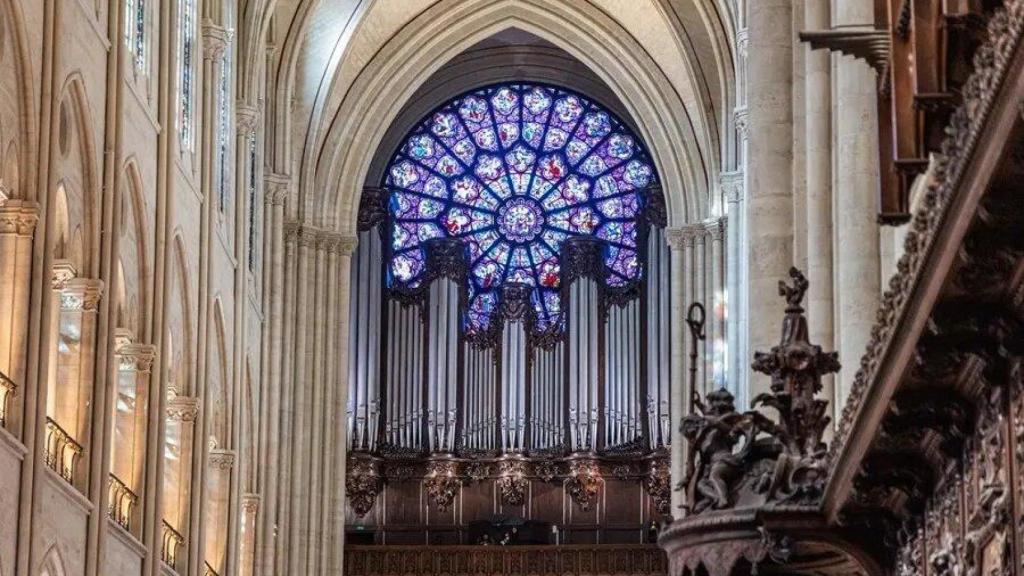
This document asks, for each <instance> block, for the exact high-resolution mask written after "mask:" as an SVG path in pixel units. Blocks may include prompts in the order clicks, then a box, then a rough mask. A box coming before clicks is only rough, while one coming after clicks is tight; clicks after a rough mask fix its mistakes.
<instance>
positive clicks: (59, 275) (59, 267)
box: [50, 260, 78, 292]
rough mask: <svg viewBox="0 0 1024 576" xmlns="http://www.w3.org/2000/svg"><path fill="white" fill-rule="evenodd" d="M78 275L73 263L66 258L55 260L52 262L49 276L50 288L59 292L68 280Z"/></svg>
mask: <svg viewBox="0 0 1024 576" xmlns="http://www.w3.org/2000/svg"><path fill="white" fill-rule="evenodd" d="M77 276H78V270H76V269H75V265H74V264H72V263H71V262H69V261H67V260H57V261H56V262H54V263H53V275H52V276H51V277H50V288H51V289H53V290H56V291H58V292H60V291H61V290H63V289H64V287H65V286H66V285H67V283H68V281H69V280H71V279H72V278H75V277H77Z"/></svg>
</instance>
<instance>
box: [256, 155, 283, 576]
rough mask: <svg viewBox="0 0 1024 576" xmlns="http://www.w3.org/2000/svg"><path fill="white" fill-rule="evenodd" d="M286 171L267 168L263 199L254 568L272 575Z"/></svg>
mask: <svg viewBox="0 0 1024 576" xmlns="http://www.w3.org/2000/svg"><path fill="white" fill-rule="evenodd" d="M288 183H289V180H288V178H287V177H286V176H282V175H278V174H269V175H267V178H266V186H265V192H264V205H265V206H266V209H267V211H266V215H267V220H268V224H267V228H268V231H269V232H270V233H269V234H268V236H267V239H266V242H267V245H268V247H269V250H268V255H267V259H266V262H268V263H269V266H268V267H267V269H266V270H265V272H264V273H265V274H266V275H267V276H268V277H269V278H270V280H269V287H270V290H268V291H267V292H266V293H265V297H266V298H267V301H268V303H269V306H268V307H267V308H268V309H267V322H266V328H265V329H264V332H263V337H264V339H265V340H267V341H268V342H269V345H268V358H267V361H266V362H265V364H264V365H265V366H267V367H268V370H269V374H265V375H264V377H263V378H262V379H261V380H262V381H263V382H264V383H265V385H264V388H263V390H264V398H266V399H267V401H266V402H265V403H264V410H263V411H262V412H261V420H262V421H263V422H265V423H266V424H265V426H264V424H262V423H261V426H260V427H261V429H262V430H263V431H264V433H263V435H262V442H261V445H260V448H261V451H262V455H261V461H262V470H261V471H260V476H261V479H262V484H261V485H262V486H263V487H264V490H263V498H264V502H266V506H265V508H264V513H263V514H261V515H260V522H259V530H258V535H257V542H259V545H258V546H257V551H256V554H257V568H256V573H257V574H260V575H261V576H270V575H272V574H274V573H275V571H274V565H275V558H276V554H275V550H276V548H277V522H278V518H277V502H278V496H277V492H278V484H279V480H280V461H281V448H280V443H281V394H282V390H283V388H284V382H283V379H282V361H283V354H284V264H285V254H284V252H285V250H284V208H285V200H286V198H287V197H288Z"/></svg>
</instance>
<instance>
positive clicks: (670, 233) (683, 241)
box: [665, 223, 706, 250]
mask: <svg viewBox="0 0 1024 576" xmlns="http://www.w3.org/2000/svg"><path fill="white" fill-rule="evenodd" d="M705 233H706V231H705V229H704V224H702V223H696V224H685V225H683V226H679V227H678V228H669V229H668V230H665V242H666V243H668V247H669V248H671V249H672V250H685V249H688V248H693V245H694V241H695V240H696V238H697V236H698V235H701V236H703V235H704V234H705Z"/></svg>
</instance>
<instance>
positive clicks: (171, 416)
mask: <svg viewBox="0 0 1024 576" xmlns="http://www.w3.org/2000/svg"><path fill="white" fill-rule="evenodd" d="M166 410H167V419H168V420H173V421H175V422H195V421H196V417H197V416H199V398H196V397H195V396H174V397H173V398H170V399H168V400H167V407H166Z"/></svg>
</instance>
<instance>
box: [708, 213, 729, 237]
mask: <svg viewBox="0 0 1024 576" xmlns="http://www.w3.org/2000/svg"><path fill="white" fill-rule="evenodd" d="M728 221H729V219H728V217H726V216H722V217H720V218H717V219H715V220H710V221H708V222H705V223H704V229H705V230H706V231H707V235H708V236H709V237H710V238H711V241H712V242H721V241H722V240H723V239H724V238H725V227H726V226H727V225H728Z"/></svg>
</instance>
